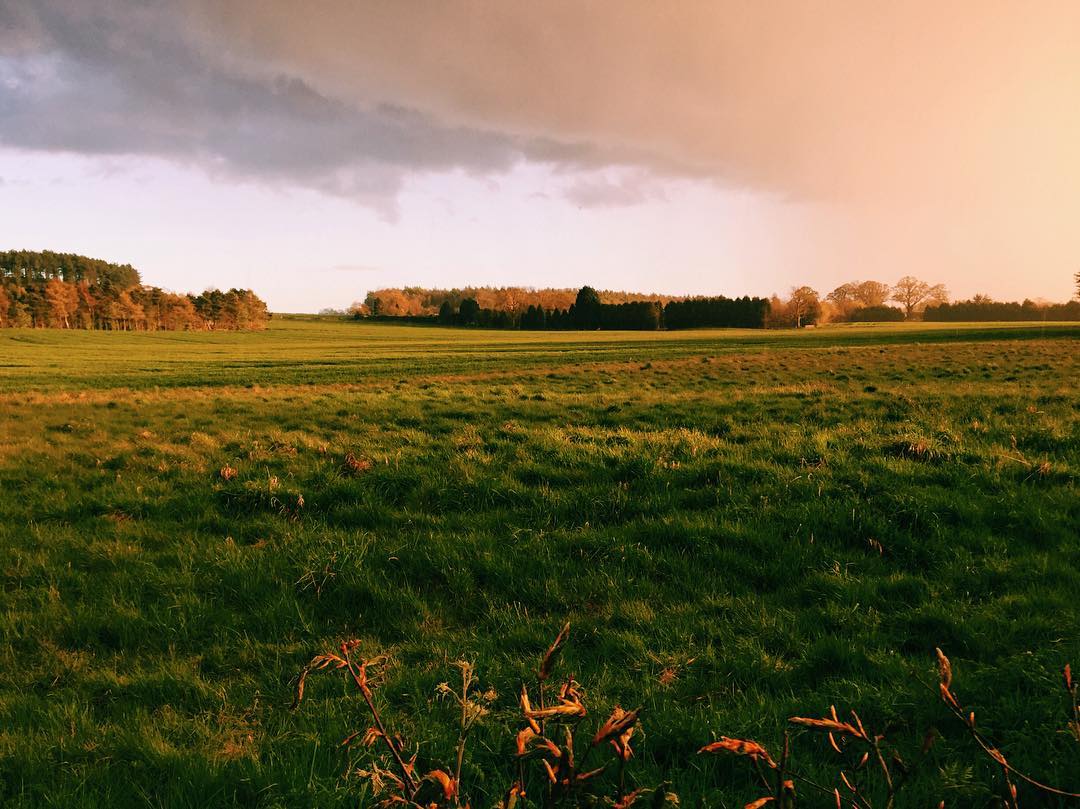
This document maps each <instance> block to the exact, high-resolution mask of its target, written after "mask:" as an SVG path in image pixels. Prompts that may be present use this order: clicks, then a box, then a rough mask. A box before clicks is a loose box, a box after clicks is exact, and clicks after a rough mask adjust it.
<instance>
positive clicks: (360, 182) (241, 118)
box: [0, 2, 589, 213]
mask: <svg viewBox="0 0 1080 809" xmlns="http://www.w3.org/2000/svg"><path fill="white" fill-rule="evenodd" d="M173 8H176V7H175V6H170V5H166V4H159V3H148V4H139V5H133V4H124V3H111V2H104V3H100V4H90V5H89V6H87V5H81V6H80V7H79V10H78V11H76V10H74V9H73V7H72V6H71V4H69V3H48V2H43V3H33V4H30V5H27V6H23V7H21V8H20V9H18V10H15V9H14V8H6V9H2V10H0V28H2V29H3V30H4V32H5V33H4V34H3V37H2V38H0V143H3V144H4V145H7V146H11V147H18V148H24V149H33V150H43V151H64V152H75V153H80V154H98V155H116V154H135V155H145V156H153V157H164V158H168V159H179V160H182V161H189V162H196V163H198V164H200V165H202V166H203V167H205V168H206V169H207V170H209V171H211V172H212V173H224V174H231V175H238V176H241V177H244V178H250V179H258V180H267V181H280V182H284V183H288V184H293V185H300V186H306V187H312V188H316V189H319V190H321V191H325V192H329V193H333V194H339V195H344V196H349V197H353V198H357V199H359V200H360V201H363V202H366V203H367V204H371V205H374V206H376V207H379V208H380V209H382V210H383V211H384V212H386V213H389V212H390V211H391V209H392V205H393V198H394V195H395V194H396V192H397V191H398V190H399V188H400V186H401V183H402V180H403V178H404V177H405V176H406V175H408V174H409V173H412V172H424V171H440V170H449V169H462V170H465V171H467V172H473V173H491V172H500V171H505V170H507V169H509V168H510V167H512V166H513V165H514V164H515V162H517V161H519V160H521V159H522V158H523V157H525V156H527V157H529V158H530V159H532V160H539V161H545V162H568V163H572V162H575V161H580V160H583V159H586V158H587V157H588V153H589V150H588V149H587V148H586V147H583V146H577V145H573V144H566V143H560V142H557V141H555V140H552V139H549V138H541V137H529V138H522V137H514V136H511V135H507V134H501V133H498V132H493V131H484V130H482V129H479V128H473V127H467V126H447V125H442V124H440V123H439V122H438V121H436V120H434V119H433V118H432V117H431V116H428V115H425V114H422V113H421V112H419V111H417V110H415V109H409V108H407V107H404V106H395V105H391V104H386V103H373V104H371V105H369V106H360V105H354V104H347V103H343V102H341V101H339V100H336V99H333V98H330V97H328V96H327V95H324V94H322V93H320V92H318V91H317V90H316V89H314V88H313V87H312V86H311V85H310V84H309V83H308V82H306V81H305V80H304V79H302V78H300V77H298V76H292V75H288V74H287V73H285V72H282V71H280V70H274V71H270V70H267V69H265V68H261V67H260V66H253V65H251V64H250V63H245V62H242V61H240V60H236V59H230V58H229V56H228V53H227V51H224V52H220V53H215V52H213V49H212V48H210V47H207V44H206V41H205V40H201V39H200V38H199V37H197V36H193V35H191V34H190V33H189V32H188V31H187V29H186V27H185V23H186V21H185V20H183V19H181V18H180V17H178V16H176V14H175V12H174V11H173V10H172V9H173Z"/></svg>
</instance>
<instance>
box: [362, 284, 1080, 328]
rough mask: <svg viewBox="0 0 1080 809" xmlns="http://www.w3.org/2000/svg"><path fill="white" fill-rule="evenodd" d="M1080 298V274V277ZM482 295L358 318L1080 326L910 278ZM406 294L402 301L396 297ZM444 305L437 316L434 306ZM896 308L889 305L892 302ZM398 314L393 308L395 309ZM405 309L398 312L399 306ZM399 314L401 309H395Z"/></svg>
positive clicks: (1050, 313)
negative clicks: (707, 292)
mask: <svg viewBox="0 0 1080 809" xmlns="http://www.w3.org/2000/svg"><path fill="white" fill-rule="evenodd" d="M1077 285H1078V289H1077V292H1078V296H1080V273H1078V280H1077ZM475 291H476V290H464V291H463V290H456V289H455V290H428V289H421V288H419V287H413V288H407V289H404V290H378V291H376V292H373V293H370V294H369V295H368V297H367V299H366V300H365V303H364V304H354V306H353V307H352V309H351V310H350V311H351V313H352V314H353V315H354V316H355V317H368V316H372V315H374V316H382V317H396V318H405V319H409V320H414V321H418V322H432V321H437V322H440V323H444V324H447V325H462V326H488V327H494V328H512V329H516V328H520V329H632V330H643V329H644V330H651V329H661V328H666V329H686V328H700V327H720V328H724V327H727V328H762V327H764V328H801V327H805V326H813V325H816V324H818V323H825V322H851V323H870V322H874V323H881V322H900V321H903V320H915V319H919V318H922V319H924V320H934V321H941V320H1078V319H1080V317H1078V310H1080V302H1070V303H1066V304H1048V303H1035V302H1032V301H1024V302H1023V303H996V302H993V301H991V300H990V299H989V298H987V297H985V296H976V297H975V298H974V299H972V300H970V301H961V302H958V303H953V304H950V303H949V296H948V290H946V289H945V286H944V285H943V284H929V283H927V282H925V281H922V280H920V279H918V278H915V277H914V276H910V275H908V276H904V277H903V278H901V279H900V280H899V281H897V282H896V284H893V285H889V284H885V283H882V282H881V281H851V282H849V283H846V284H841V285H840V286H839V287H837V288H836V289H834V290H833V291H832V292H830V293H829V294H828V295H826V296H825V297H824V298H822V297H821V296H820V295H819V294H818V292H817V290H815V289H812V288H811V287H808V286H801V287H793V288H792V289H791V291H790V293H789V294H788V296H787V297H785V298H782V297H780V296H778V295H773V296H772V297H771V298H768V299H766V298H751V297H742V298H725V297H723V296H720V297H671V296H667V297H663V296H655V297H650V296H646V295H638V294H630V293H611V292H597V291H596V290H594V289H593V288H591V287H583V288H582V289H581V290H579V291H578V292H577V293H576V295H574V298H573V300H572V301H571V302H569V303H568V304H567V305H566V306H559V305H555V306H546V305H544V304H543V303H528V304H523V303H522V301H525V300H539V301H543V300H551V301H556V302H562V301H565V300H566V296H567V294H568V291H567V290H550V289H549V290H524V289H521V288H520V287H504V288H499V289H495V288H483V289H482V290H481V292H483V294H475V295H470V294H465V293H466V292H475ZM398 295H401V296H404V297H401V298H400V299H399V298H397V297H395V296H398ZM406 299H407V300H410V301H413V302H414V303H415V306H413V307H412V308H411V310H410V312H409V314H405V315H394V314H390V312H388V311H387V308H388V307H387V301H394V300H397V301H398V304H400V302H401V301H402V300H406ZM434 301H439V307H438V309H437V312H438V314H437V315H436V314H435V313H434V311H432V310H431V308H430V305H431V304H432V303H433V302H434ZM890 302H892V303H895V304H898V305H896V306H890V305H889V303H890ZM389 308H394V307H389ZM398 308H400V307H398ZM394 310H395V311H397V309H394Z"/></svg>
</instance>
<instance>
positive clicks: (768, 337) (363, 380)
mask: <svg viewBox="0 0 1080 809" xmlns="http://www.w3.org/2000/svg"><path fill="white" fill-rule="evenodd" d="M1078 378H1080V327H1076V326H1075V325H1074V326H1068V325H1064V324H1044V325H1039V326H1033V325H1023V324H1007V325H1005V324H1001V325H995V324H979V325H978V326H969V325H957V324H925V325H919V324H894V325H889V326H873V325H869V326H850V327H847V326H845V327H832V328H829V327H825V328H820V329H816V330H806V331H801V332H793V331H783V332H780V331H778V332H763V331H694V332H677V333H665V332H660V333H641V332H638V333H617V332H597V333H588V334H583V333H580V332H542V333H535V334H530V333H527V332H508V331H490V332H489V331H479V330H463V329H441V328H435V327H421V326H416V327H409V326H392V325H384V324H363V323H355V322H346V321H337V320H332V319H320V318H304V317H291V318H289V317H286V318H282V317H276V318H275V319H274V320H273V321H271V326H270V328H269V329H268V330H267V331H265V332H258V333H235V332H234V333H228V334H218V333H195V334H189V333H182V332H160V333H112V332H85V333H84V332H64V331H45V330H36V331H32V330H24V329H11V330H5V331H2V332H0V571H2V577H3V591H2V592H3V596H2V600H0V804H3V805H5V806H13V807H40V806H62V807H97V806H113V807H127V806H140V807H141V806H152V807H208V806H259V807H316V806H318V807H339V806H340V807H346V806H358V805H359V806H366V805H370V804H371V802H372V800H373V799H372V795H371V791H370V785H369V784H368V783H367V782H366V781H365V780H364V779H362V778H359V777H356V776H355V775H352V776H346V775H345V773H346V772H347V771H348V770H349V769H350V767H352V768H355V767H358V766H366V765H365V764H364V762H365V761H367V760H368V759H370V757H371V756H372V755H373V754H375V753H376V752H377V751H373V750H369V749H366V748H362V749H355V748H348V749H346V748H343V747H341V746H340V741H341V740H342V739H343V738H344V737H346V736H347V735H348V734H349V733H350V732H352V731H357V730H359V731H363V730H364V729H365V728H366V726H367V720H366V719H365V718H364V709H363V703H362V702H361V700H360V698H359V697H358V696H357V695H356V694H355V693H354V692H353V691H351V690H350V689H349V688H347V687H346V684H345V683H344V682H343V681H342V680H341V679H340V678H325V679H319V680H317V681H316V680H313V681H312V682H311V683H309V684H308V686H307V694H306V696H305V699H304V702H303V704H302V705H301V706H300V707H299V708H298V709H297V710H291V709H290V706H291V704H292V702H293V699H294V696H295V688H296V677H297V674H298V673H299V671H300V670H301V669H302V667H303V666H304V665H305V664H306V663H307V662H308V661H309V660H310V659H311V658H312V656H313V655H316V654H318V653H320V652H323V651H326V650H328V649H333V648H335V647H336V645H337V644H338V643H339V642H340V641H341V640H343V639H347V638H357V639H359V640H360V641H361V646H360V649H362V650H363V651H364V653H365V654H367V655H376V654H386V655H388V656H389V661H390V663H389V665H388V666H387V669H386V673H385V681H384V682H383V683H382V684H381V685H380V687H379V689H378V690H377V692H376V694H377V699H378V701H379V704H380V706H381V707H382V710H383V712H384V715H385V717H386V718H387V721H388V722H389V723H391V724H392V725H393V726H394V728H395V729H396V730H397V731H398V732H400V733H401V735H402V736H403V737H404V739H405V740H406V743H407V746H408V747H409V748H410V749H415V748H416V746H417V745H418V746H419V758H418V766H420V767H428V768H430V767H431V766H434V765H435V764H436V763H438V764H442V763H445V762H447V760H449V759H451V758H452V757H453V753H454V745H455V741H456V739H457V729H456V719H455V716H454V714H455V710H454V706H453V705H452V704H449V703H448V702H447V701H446V700H445V699H440V698H439V696H438V694H437V687H438V685H439V683H441V682H443V681H446V680H451V679H452V678H453V677H454V676H455V669H454V663H455V661H458V660H462V659H465V660H469V661H472V662H473V663H474V664H475V666H476V668H477V672H478V677H479V682H480V685H481V686H482V688H484V689H487V688H488V687H491V688H492V689H494V691H495V692H496V696H493V698H492V700H491V703H490V711H491V712H490V714H489V715H488V716H486V717H484V718H483V719H482V720H481V721H480V723H479V724H478V726H477V727H476V730H475V731H474V735H473V738H472V740H471V741H470V745H471V746H470V754H469V758H468V760H467V762H466V765H465V767H464V769H463V772H462V782H463V788H464V789H465V790H467V791H468V793H469V794H470V795H472V796H473V806H474V807H488V806H492V805H494V804H495V803H496V802H497V801H498V800H499V798H500V797H501V796H502V794H503V793H504V792H505V790H506V788H507V786H508V785H509V783H511V782H512V780H513V779H514V777H515V774H516V769H515V765H514V763H513V735H512V732H511V733H510V734H509V735H508V732H507V728H516V727H517V725H515V722H517V720H516V718H515V717H516V716H517V710H518V709H517V694H518V690H519V689H520V686H521V683H522V682H523V681H524V682H530V681H531V679H532V678H534V674H533V673H532V672H533V671H534V669H535V666H536V661H537V658H538V657H539V656H541V655H542V654H543V652H544V650H545V648H546V647H547V645H548V644H549V643H550V642H551V639H552V638H553V637H554V635H555V633H556V632H558V630H559V628H560V627H561V626H562V625H563V623H564V622H565V621H568V620H569V621H570V622H572V626H573V628H572V635H571V639H570V642H569V643H568V644H567V646H566V647H565V649H564V651H563V652H562V655H563V657H562V660H561V663H560V666H561V669H562V670H563V671H564V672H572V673H573V674H574V676H575V677H576V679H577V680H578V681H580V682H581V684H582V686H583V687H584V688H585V689H586V692H587V693H588V695H589V701H590V711H591V712H590V716H589V721H590V722H591V721H592V720H594V719H602V718H603V717H606V716H607V714H608V712H609V711H610V710H611V707H612V706H613V705H615V704H616V703H618V704H621V705H622V706H623V707H626V708H630V707H637V706H641V707H642V725H641V729H640V732H639V734H638V735H636V736H635V737H634V738H635V741H636V745H635V747H636V756H635V759H634V761H633V764H632V766H631V767H630V768H629V769H628V778H629V779H630V780H631V782H632V784H642V785H650V786H652V785H655V784H657V783H659V782H660V781H664V780H667V781H670V782H671V783H672V785H673V788H674V789H675V790H676V791H677V792H678V793H679V795H680V798H681V804H682V805H684V806H725V807H726V806H742V805H743V804H744V803H746V802H747V801H749V800H751V799H752V798H754V797H756V796H757V794H758V791H757V788H756V786H755V778H754V776H753V771H752V769H750V768H747V767H746V766H745V763H744V762H741V761H735V760H730V759H727V758H723V757H706V756H701V755H698V754H697V752H696V751H697V750H698V748H700V747H701V746H702V745H704V744H706V743H708V742H711V741H713V740H714V739H717V738H719V737H720V736H736V737H742V738H752V739H757V740H758V741H760V742H762V743H764V744H766V745H767V746H770V749H777V748H779V746H780V744H781V740H782V738H783V734H784V732H785V730H787V729H788V723H787V718H788V717H790V716H794V715H803V716H821V715H823V713H824V712H825V711H827V710H828V708H829V706H830V705H831V704H836V705H837V707H838V708H855V709H857V710H858V712H859V715H860V716H861V717H862V719H863V721H864V722H866V723H867V725H868V726H869V725H871V724H873V725H874V726H875V727H880V728H888V729H889V733H890V736H892V737H895V738H896V739H897V740H898V741H897V744H898V745H900V747H901V748H902V749H904V750H905V751H906V750H907V749H909V748H910V749H911V750H912V751H914V752H913V753H912V755H911V756H906V757H907V758H908V759H909V760H910V759H912V758H917V757H918V750H919V747H920V745H921V744H922V742H923V740H924V738H925V736H926V733H927V731H928V729H930V728H936V729H938V730H939V731H940V732H941V736H942V738H941V740H940V741H939V742H938V743H937V744H936V745H935V746H934V747H933V749H932V750H931V751H930V752H929V754H928V756H927V759H928V760H927V762H926V766H924V767H923V768H921V769H920V770H919V771H918V772H917V773H916V774H915V775H913V777H912V779H911V783H910V784H908V786H907V790H908V791H907V792H906V793H904V794H905V796H906V797H905V798H904V802H902V803H900V804H898V805H904V806H906V805H912V806H930V805H933V806H936V805H937V803H938V801H939V800H945V801H946V802H947V805H949V806H982V805H987V804H988V802H989V801H990V800H991V798H992V797H993V796H994V795H995V794H1001V778H1000V769H999V768H998V767H996V765H995V764H994V762H993V761H992V760H990V759H989V758H987V757H986V756H984V755H982V754H981V753H980V751H979V750H978V749H977V748H976V747H975V745H974V744H973V743H972V742H971V740H970V739H968V738H967V737H966V735H965V733H964V732H963V728H962V727H960V723H959V722H958V721H957V720H956V719H954V718H953V717H951V716H950V714H949V713H948V711H947V710H946V709H945V708H944V706H943V705H942V703H941V700H940V699H939V698H938V695H937V693H936V691H935V690H934V689H935V680H936V676H937V675H936V669H935V664H934V657H933V651H934V648H935V647H941V648H942V649H943V650H945V652H946V653H947V654H948V655H949V657H950V658H951V659H952V661H953V666H954V669H955V680H954V683H953V688H954V690H955V691H956V693H957V694H958V695H960V696H961V697H962V698H963V701H964V702H965V705H968V704H970V706H971V707H972V708H973V709H974V710H975V711H976V713H977V715H978V717H979V726H980V727H981V728H982V729H983V731H984V732H985V733H987V734H988V736H990V737H991V738H993V739H995V740H996V741H997V742H998V743H999V744H1000V747H1001V749H1002V751H1003V752H1004V753H1005V754H1006V755H1008V757H1009V760H1010V761H1011V762H1013V763H1014V764H1015V765H1016V766H1017V767H1020V768H1022V769H1025V770H1027V771H1030V772H1031V773H1032V774H1035V775H1038V776H1039V777H1040V778H1041V780H1044V781H1047V782H1050V783H1053V784H1056V785H1059V786H1063V787H1067V788H1070V789H1072V790H1077V789H1080V752H1078V751H1080V746H1078V745H1077V740H1076V739H1073V738H1072V737H1071V736H1070V734H1069V733H1068V732H1067V730H1066V724H1067V721H1068V719H1069V704H1068V699H1067V696H1066V695H1065V692H1064V690H1063V689H1062V687H1061V672H1062V669H1063V667H1064V666H1065V664H1067V663H1070V662H1071V663H1072V665H1073V666H1074V667H1075V666H1077V665H1080V606H1078V605H1080V541H1078V538H1080V498H1078V496H1077V494H1078V485H1077V484H1078V475H1080V385H1078V384H1077V379H1078ZM823 741H824V740H823V739H821V738H818V737H817V736H808V737H806V738H800V739H799V740H798V746H797V747H796V748H795V750H796V751H797V752H796V753H795V755H796V756H797V763H798V765H799V766H800V767H801V768H802V769H803V770H804V771H805V772H807V773H810V774H812V775H813V776H814V777H815V778H817V779H819V780H821V781H829V782H830V783H831V780H835V772H836V766H835V763H834V762H833V761H832V760H831V759H830V756H831V755H832V754H831V753H830V751H829V750H828V748H827V746H826V745H825V744H824V743H823ZM830 779H831V780H830ZM1026 790H1028V788H1027V787H1026V786H1025V785H1023V784H1021V786H1020V798H1021V803H1023V802H1024V800H1025V799H1027V800H1028V801H1030V802H1031V803H1032V804H1033V805H1046V803H1045V801H1046V800H1047V799H1046V798H1045V797H1042V796H1037V795H1035V794H1034V793H1031V792H1030V791H1026ZM814 800H815V801H816V800H818V799H816V798H815V799H814ZM1036 802H1039V803H1036ZM806 805H829V804H828V803H827V802H825V803H820V802H818V803H815V802H809V803H807V804H806ZM1061 805H1066V804H1064V803H1062V804H1061Z"/></svg>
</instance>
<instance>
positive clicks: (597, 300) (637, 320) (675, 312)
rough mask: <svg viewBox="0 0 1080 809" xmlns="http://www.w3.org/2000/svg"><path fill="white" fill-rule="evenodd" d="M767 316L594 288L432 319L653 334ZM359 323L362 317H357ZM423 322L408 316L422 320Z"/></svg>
mask: <svg viewBox="0 0 1080 809" xmlns="http://www.w3.org/2000/svg"><path fill="white" fill-rule="evenodd" d="M768 311H769V301H768V300H766V299H765V298H748V297H744V298H725V297H716V298H682V299H677V300H671V299H669V300H668V301H667V303H666V305H665V304H664V303H663V302H662V301H661V300H634V301H623V302H619V303H610V302H607V301H605V300H604V299H603V294H602V293H599V292H597V291H596V290H595V289H593V288H592V287H582V288H581V289H580V290H579V291H578V293H577V295H576V296H575V297H574V301H573V302H572V303H571V304H570V305H569V306H568V307H566V308H565V309H560V308H552V309H545V308H544V307H543V306H537V305H533V304H530V305H529V306H528V307H526V308H525V309H524V310H520V311H507V310H498V309H492V308H490V307H484V306H481V305H480V302H479V301H478V300H476V299H475V298H465V299H464V300H462V301H461V303H460V304H458V306H457V307H455V306H454V305H453V304H452V303H451V302H450V301H449V300H444V301H443V303H442V305H441V306H440V307H439V314H438V316H437V317H436V318H432V319H435V320H437V321H438V322H439V323H442V324H445V325H458V326H489V327H494V328H509V329H528V330H545V329H548V330H552V329H616V330H625V331H654V330H656V329H661V328H667V329H689V328H698V327H719V328H723V327H728V328H762V327H763V326H764V325H765V319H766V315H767V314H768ZM355 315H356V316H357V317H364V315H363V314H362V313H360V312H356V313H355ZM423 318H424V316H422V315H421V316H416V315H413V316H410V319H416V320H421V319H423Z"/></svg>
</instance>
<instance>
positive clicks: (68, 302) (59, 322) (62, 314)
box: [45, 278, 79, 329]
mask: <svg viewBox="0 0 1080 809" xmlns="http://www.w3.org/2000/svg"><path fill="white" fill-rule="evenodd" d="M45 298H46V300H48V302H49V320H50V325H51V326H53V327H54V328H58V329H70V328H71V318H72V316H73V315H74V314H75V311H76V310H77V309H78V307H79V291H78V290H77V289H76V288H75V286H74V285H73V284H66V283H64V282H63V281H61V280H60V279H59V278H53V279H51V280H50V281H48V282H47V283H46V284H45Z"/></svg>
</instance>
